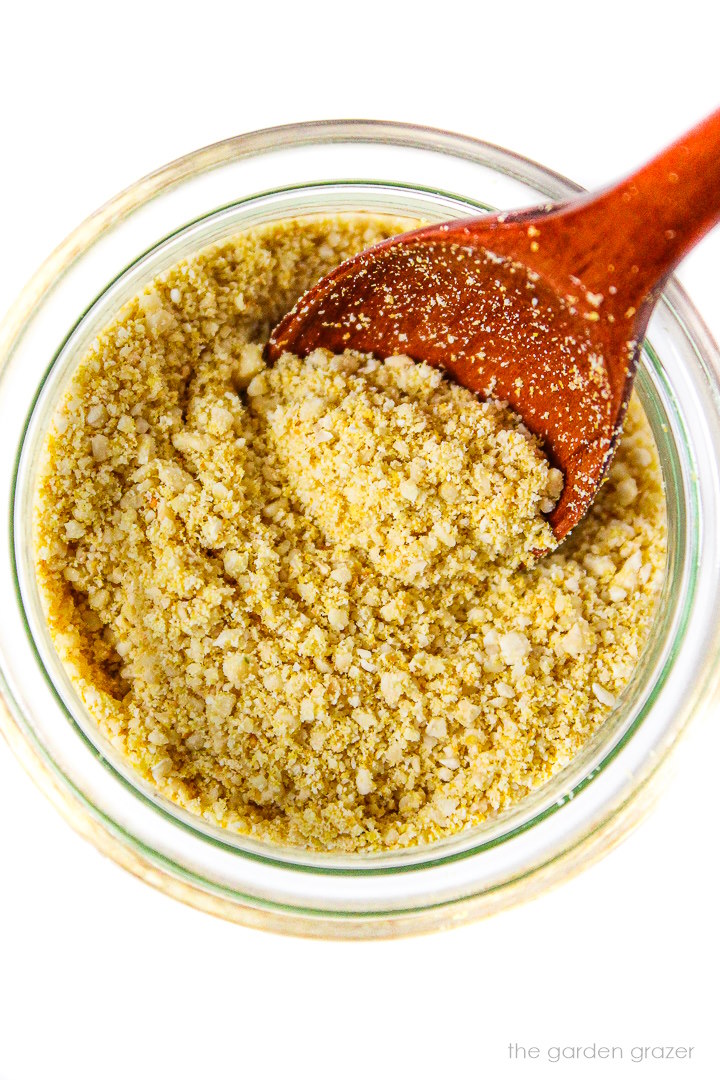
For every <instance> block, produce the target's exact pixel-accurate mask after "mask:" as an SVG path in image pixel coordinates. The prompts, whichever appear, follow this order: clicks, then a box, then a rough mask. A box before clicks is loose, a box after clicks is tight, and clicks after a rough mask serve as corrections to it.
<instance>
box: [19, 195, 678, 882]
mask: <svg viewBox="0 0 720 1080" xmlns="http://www.w3.org/2000/svg"><path fill="white" fill-rule="evenodd" d="M489 209H491V208H490V207H488V206H486V205H484V204H482V203H477V202H472V201H470V200H467V199H460V198H458V197H456V196H453V195H451V194H449V193H445V192H438V191H435V190H431V189H427V190H423V189H422V188H416V187H408V186H406V185H401V184H390V183H370V182H367V181H357V182H342V183H323V184H307V185H303V186H297V187H292V188H287V189H279V190H276V191H271V192H265V193H263V194H260V195H256V196H253V197H250V198H247V199H243V200H241V201H239V202H237V203H233V204H230V205H228V206H224V207H221V208H219V209H217V210H214V211H212V212H211V213H208V214H206V215H204V216H202V217H200V218H198V219H196V220H194V221H192V222H190V223H189V224H187V225H185V226H183V227H182V228H180V229H178V230H176V231H175V232H174V233H172V234H171V235H170V236H168V237H166V238H164V239H163V240H161V241H160V242H158V243H157V244H155V245H153V246H152V247H151V248H150V249H149V250H148V251H146V252H145V253H144V254H142V255H141V256H139V257H138V259H137V260H135V262H133V263H132V264H131V265H130V266H128V267H127V268H126V269H125V270H123V271H122V272H121V273H120V274H119V275H118V276H117V277H116V278H115V279H114V280H113V281H111V282H110V283H109V284H108V285H107V286H106V287H105V288H104V289H103V290H102V291H101V293H100V294H99V295H98V296H97V298H96V299H95V300H94V302H93V303H92V304H91V305H90V307H89V308H88V309H87V311H85V312H84V314H83V315H82V316H81V317H80V318H79V319H78V321H77V323H76V324H75V326H74V327H73V329H72V330H71V332H70V333H69V334H68V336H67V338H66V340H65V341H64V342H63V344H62V345H61V347H60V349H59V350H58V352H57V354H56V355H55V356H54V357H53V359H52V362H51V364H50V366H49V368H48V370H47V372H46V375H45V377H44V379H43V381H42V383H41V386H40V387H39V389H38V393H37V396H36V398H35V400H34V401H33V404H32V408H31V411H30V413H29V415H28V417H27V420H26V424H25V427H24V433H23V438H22V444H21V447H20V450H19V453H18V458H17V461H16V468H15V499H14V520H13V532H12V544H13V550H12V555H13V559H14V566H15V573H16V585H17V589H18V594H19V596H20V598H21V603H22V606H23V609H24V617H25V626H26V631H27V633H28V635H29V637H30V640H31V642H32V645H33V649H34V650H35V655H36V657H37V660H38V664H39V667H40V670H41V672H42V674H43V676H44V678H45V679H46V680H47V683H48V685H49V686H50V687H51V689H52V692H53V694H54V696H55V698H56V700H57V702H58V703H59V705H60V706H61V708H62V712H63V714H64V718H65V721H66V723H67V724H69V725H71V726H72V728H73V730H74V731H75V732H76V734H77V735H78V736H80V737H81V738H82V739H83V740H84V741H85V743H86V745H87V748H88V751H89V752H91V753H93V754H94V755H95V756H96V757H98V759H99V760H100V761H101V762H102V764H103V766H104V768H105V769H106V770H107V772H108V773H109V774H110V776H111V777H112V779H114V780H115V781H119V782H121V783H123V784H124V785H126V786H127V787H129V788H130V789H131V790H132V791H133V792H134V794H135V795H136V797H137V798H138V799H140V800H144V801H145V802H146V803H147V804H149V805H151V806H152V807H154V809H155V810H156V811H157V812H159V813H160V814H162V815H163V816H164V817H165V818H166V819H168V820H170V821H172V822H173V823H175V824H176V825H178V826H180V827H181V828H182V829H185V830H189V831H190V832H192V833H194V834H196V835H200V836H202V837H204V838H205V839H207V840H209V841H211V842H212V843H214V844H218V845H221V846H222V847H223V848H225V849H228V850H232V851H236V852H238V853H243V854H245V855H249V856H250V857H255V858H261V859H263V860H266V861H270V862H278V863H281V864H286V863H291V864H294V865H299V866H304V867H311V868H313V869H316V870H318V871H320V872H323V871H327V872H350V873H357V872H360V873H366V872H367V873H373V872H382V871H383V870H386V869H402V868H404V867H406V868H412V867H415V866H418V865H428V864H432V865H435V864H437V863H441V862H445V861H448V860H453V859H457V858H462V857H465V856H467V855H471V854H476V853H478V852H481V851H484V850H487V849H489V848H492V847H494V846H496V845H498V844H500V843H502V842H503V841H504V840H507V839H508V838H510V837H511V836H515V835H517V834H519V833H521V832H523V831H525V830H527V829H529V828H531V827H532V826H533V825H535V824H536V823H537V822H538V821H540V820H543V819H544V818H546V817H548V816H549V815H552V814H553V813H555V812H556V811H557V810H558V809H559V808H560V807H562V806H563V805H564V804H566V803H567V802H569V801H570V800H572V799H573V798H574V797H575V796H576V795H577V794H579V792H580V791H582V790H583V789H584V788H585V787H586V786H587V785H588V784H590V783H592V781H593V779H594V778H595V777H596V776H598V774H599V773H601V772H602V770H603V769H604V768H605V767H606V766H607V765H608V764H609V763H610V762H611V761H612V760H613V758H614V757H615V756H616V755H617V754H618V753H619V751H620V750H621V749H622V747H623V746H624V745H625V744H626V743H627V742H628V740H630V739H631V738H632V737H633V735H634V734H635V733H636V732H637V731H638V729H639V727H640V725H641V724H642V722H643V720H644V718H645V717H646V715H647V713H648V710H649V709H650V708H651V706H652V703H653V701H654V700H655V698H656V696H657V694H658V693H659V691H660V689H661V687H662V685H663V681H664V679H665V677H666V674H667V672H668V671H669V668H670V665H671V664H672V661H673V658H674V657H675V655H676V653H677V650H678V649H679V646H680V640H681V638H682V631H683V627H684V622H685V619H686V617H687V611H688V607H689V605H690V603H691V601H692V596H693V590H694V584H695V582H694V571H693V567H694V565H695V558H694V545H695V543H696V533H697V527H696V526H697V522H698V506H697V500H696V493H695V488H694V484H693V462H692V460H691V459H690V454H689V450H688V445H689V443H688V440H687V439H686V438H685V435H684V427H683V417H682V415H681V413H680V411H679V409H678V407H677V403H676V401H675V398H674V395H673V392H672V388H671V386H670V384H669V382H668V380H667V377H666V374H665V370H664V368H663V364H662V358H661V357H660V356H658V355H657V353H656V352H655V350H654V349H653V347H652V344H651V342H648V343H647V344H646V346H645V349H644V352H643V357H642V361H641V366H640V370H639V372H638V377H637V383H636V387H637V392H638V395H639V397H640V400H641V403H642V405H643V408H644V410H645V413H646V415H647V418H648V420H649V423H650V426H651V429H652V433H653V437H654V439H655V442H656V444H657V447H658V451H659V456H660V461H661V467H662V474H663V484H664V489H665V497H666V505H667V525H668V554H667V564H666V573H665V580H664V584H663V588H662V592H661V595H660V598H659V601H658V604H657V608H656V612H655V616H654V619H653V623H652V627H651V630H650V635H649V638H648V641H647V643H646V645H645V648H644V651H643V654H642V656H641V658H640V660H639V662H638V664H637V666H636V668H635V670H634V673H633V675H632V677H631V680H630V682H629V684H628V685H627V687H626V689H625V691H624V692H623V694H622V696H621V698H620V700H619V701H618V703H617V705H616V707H615V708H614V710H613V712H612V714H611V716H610V717H609V718H608V719H607V721H606V722H605V723H604V724H603V726H602V727H601V728H600V730H598V731H597V732H596V733H595V735H594V736H592V737H591V738H590V739H589V741H588V742H587V743H586V744H585V746H584V747H583V749H582V750H581V751H580V753H579V754H578V755H577V756H576V757H575V758H574V759H573V761H572V762H571V763H570V764H569V765H568V766H566V767H565V768H564V769H563V770H562V771H561V772H558V773H557V774H556V775H555V776H554V777H553V778H552V779H551V780H550V781H548V782H546V783H545V784H544V785H543V786H542V787H540V788H538V789H537V790H536V791H535V792H533V793H532V794H531V795H529V796H526V797H525V798H524V799H523V800H522V801H521V802H519V803H517V804H516V805H514V806H513V807H511V808H510V809H508V810H506V811H504V812H503V813H501V814H500V815H498V816H497V817H495V818H493V819H491V820H488V821H486V822H484V823H482V824H480V825H478V826H476V827H473V828H468V829H467V830H465V831H463V832H461V833H459V834H456V835H454V836H452V837H448V838H445V839H442V840H437V841H435V842H433V843H432V844H427V845H424V846H418V847H413V848H408V849H403V850H401V851H398V852H393V853H392V854H386V853H383V854H374V853H370V854H365V853H362V854H357V855H332V854H323V853H316V852H306V851H304V850H302V849H297V848H281V847H279V846H275V845H272V846H270V845H267V844H262V843H260V842H258V841H255V840H251V839H249V838H247V837H245V836H242V835H236V834H232V833H230V832H229V831H227V830H221V829H220V828H219V827H215V826H213V825H212V824H210V823H208V822H206V821H204V820H202V819H200V818H196V817H194V816H192V815H191V814H189V813H188V812H186V811H184V810H182V809H181V808H179V807H177V806H176V805H175V804H173V803H171V802H170V801H169V800H167V799H165V798H164V797H162V796H160V795H159V794H158V793H157V792H156V791H155V790H154V789H153V788H152V787H151V786H150V785H148V784H147V783H145V782H144V781H143V780H142V779H141V778H140V777H139V776H138V775H137V774H136V773H134V771H133V770H132V768H131V767H130V766H129V765H128V764H127V763H126V762H125V761H124V760H123V759H122V757H121V756H120V755H119V754H118V752H117V751H116V750H115V749H114V748H113V747H112V746H111V745H110V744H109V743H108V741H107V740H106V739H105V738H104V737H103V736H102V735H101V733H100V732H99V730H98V728H97V726H96V725H95V723H94V721H93V719H92V718H91V716H90V715H89V713H88V712H87V710H86V708H85V707H84V705H83V704H82V702H81V701H80V699H79V696H78V694H77V693H76V691H75V689H74V687H73V685H72V683H71V681H70V678H69V676H68V674H67V672H66V671H65V669H64V668H63V666H62V665H61V664H60V662H59V660H58V658H57V655H56V653H55V650H54V648H53V645H52V642H51V640H50V635H49V631H48V628H47V625H46V622H45V618H44V614H43V609H42V604H41V599H40V595H39V591H38V587H37V583H36V580H35V573H34V567H33V543H32V513H31V507H32V499H33V492H34V490H35V486H36V478H37V470H38V466H39V458H40V448H41V444H42V440H43V438H44V435H45V432H46V431H47V428H48V425H49V422H50V418H51V416H52V414H53V412H54V410H55V407H56V405H57V402H58V401H59V400H60V398H61V397H62V395H63V393H64V391H65V389H66V388H67V386H68V383H69V381H70V379H71V378H72V375H73V372H74V368H75V365H76V363H77V362H78V361H79V359H80V358H81V357H82V356H83V355H84V354H85V352H86V351H87V349H88V347H89V346H90V344H91V342H92V341H93V339H94V337H95V336H96V335H97V333H98V332H99V331H100V330H101V329H102V328H103V327H104V326H105V325H107V323H108V322H110V321H111V319H112V318H113V316H114V315H115V314H116V312H117V311H118V310H119V309H120V308H121V307H122V305H123V304H124V303H125V302H126V301H127V300H129V299H130V298H131V297H133V296H134V295H135V294H136V293H137V292H139V291H140V290H141V289H142V288H143V287H144V286H145V285H146V284H147V283H148V282H149V281H151V280H152V279H153V278H155V277H156V276H157V275H158V274H160V273H162V272H163V271H164V270H166V269H168V268H169V267H171V266H173V265H174V264H176V263H177V262H178V261H180V260H182V259H183V258H186V257H188V256H190V255H192V254H194V253H196V252H198V251H200V250H202V249H203V248H206V247H208V246H210V245H211V244H214V243H217V242H218V241H221V240H224V239H229V238H231V237H232V236H234V235H236V234H237V233H240V232H242V231H244V230H246V229H248V228H251V227H253V226H255V225H259V224H266V223H270V222H273V221H278V220H282V219H288V218H293V217H299V216H306V215H310V214H317V213H323V214H342V213H357V212H360V211H368V212H371V213H376V214H391V215H396V216H400V217H407V218H408V219H409V221H415V220H417V219H422V220H426V221H441V220H446V219H449V218H452V217H463V216H467V215H472V214H476V213H478V212H482V211H485V210H489Z"/></svg>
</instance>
